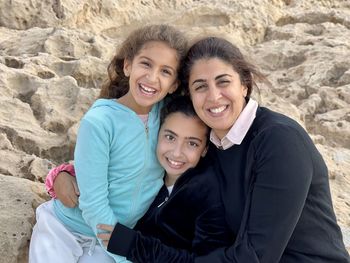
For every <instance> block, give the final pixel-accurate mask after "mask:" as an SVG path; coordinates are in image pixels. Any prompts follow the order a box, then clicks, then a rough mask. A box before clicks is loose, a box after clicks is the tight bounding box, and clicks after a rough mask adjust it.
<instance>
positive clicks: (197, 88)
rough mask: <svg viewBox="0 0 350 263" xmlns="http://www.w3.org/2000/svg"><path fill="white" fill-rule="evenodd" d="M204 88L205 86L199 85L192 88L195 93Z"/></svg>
mask: <svg viewBox="0 0 350 263" xmlns="http://www.w3.org/2000/svg"><path fill="white" fill-rule="evenodd" d="M205 87H206V85H199V86H196V87H195V88H194V90H195V91H200V90H203V89H204V88H205Z"/></svg>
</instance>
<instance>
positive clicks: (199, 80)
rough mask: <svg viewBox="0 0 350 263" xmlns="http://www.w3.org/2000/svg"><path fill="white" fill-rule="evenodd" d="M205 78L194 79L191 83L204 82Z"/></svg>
mask: <svg viewBox="0 0 350 263" xmlns="http://www.w3.org/2000/svg"><path fill="white" fill-rule="evenodd" d="M205 81H206V80H205V79H196V80H195V81H193V82H192V84H191V85H193V84H195V83H197V82H205Z"/></svg>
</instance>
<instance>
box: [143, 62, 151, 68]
mask: <svg viewBox="0 0 350 263" xmlns="http://www.w3.org/2000/svg"><path fill="white" fill-rule="evenodd" d="M141 64H142V65H144V66H146V67H149V66H150V65H151V64H150V63H149V62H147V61H141Z"/></svg>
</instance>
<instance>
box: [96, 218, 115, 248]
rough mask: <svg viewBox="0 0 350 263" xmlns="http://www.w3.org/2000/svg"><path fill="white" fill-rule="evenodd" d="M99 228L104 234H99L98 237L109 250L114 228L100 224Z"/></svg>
mask: <svg viewBox="0 0 350 263" xmlns="http://www.w3.org/2000/svg"><path fill="white" fill-rule="evenodd" d="M97 228H98V229H100V230H103V231H104V232H103V233H100V234H98V235H97V237H98V238H99V239H101V241H102V244H103V245H104V246H105V248H107V247H108V243H109V240H110V239H111V235H112V232H113V229H114V226H112V225H105V224H99V225H97Z"/></svg>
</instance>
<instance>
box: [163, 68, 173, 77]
mask: <svg viewBox="0 0 350 263" xmlns="http://www.w3.org/2000/svg"><path fill="white" fill-rule="evenodd" d="M162 72H163V73H164V74H166V75H169V76H171V75H172V73H171V71H170V70H168V69H163V70H162Z"/></svg>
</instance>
